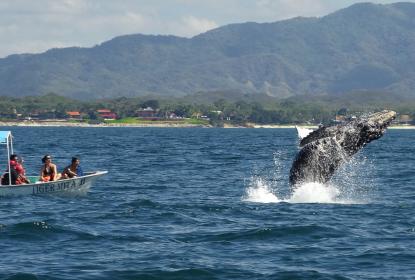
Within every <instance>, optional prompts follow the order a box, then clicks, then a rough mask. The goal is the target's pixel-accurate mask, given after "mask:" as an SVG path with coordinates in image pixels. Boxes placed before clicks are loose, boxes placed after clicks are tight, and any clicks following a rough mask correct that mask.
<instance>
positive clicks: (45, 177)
mask: <svg viewBox="0 0 415 280" xmlns="http://www.w3.org/2000/svg"><path fill="white" fill-rule="evenodd" d="M42 162H43V165H42V169H41V170H40V180H41V181H42V182H49V181H56V180H58V179H59V177H60V175H59V173H58V169H57V167H56V165H55V164H53V163H52V157H51V156H50V155H45V156H44V157H43V158H42Z"/></svg>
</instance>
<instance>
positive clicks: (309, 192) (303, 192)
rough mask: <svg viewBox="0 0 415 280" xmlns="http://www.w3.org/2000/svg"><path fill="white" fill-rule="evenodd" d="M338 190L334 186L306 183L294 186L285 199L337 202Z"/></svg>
mask: <svg viewBox="0 0 415 280" xmlns="http://www.w3.org/2000/svg"><path fill="white" fill-rule="evenodd" d="M339 194H340V191H339V190H338V189H337V188H336V187H334V186H326V185H324V184H320V183H306V184H304V185H301V186H300V187H298V188H296V189H295V190H294V192H293V194H292V196H291V197H290V198H289V199H288V200H287V202H291V203H338V202H339V201H338V199H337V197H338V195H339Z"/></svg>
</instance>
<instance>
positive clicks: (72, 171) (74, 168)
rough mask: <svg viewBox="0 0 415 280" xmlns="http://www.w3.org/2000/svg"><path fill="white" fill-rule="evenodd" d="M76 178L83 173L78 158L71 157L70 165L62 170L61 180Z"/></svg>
mask: <svg viewBox="0 0 415 280" xmlns="http://www.w3.org/2000/svg"><path fill="white" fill-rule="evenodd" d="M78 176H84V172H83V171H82V168H81V166H80V160H79V158H77V157H73V158H72V161H71V164H70V165H68V166H67V167H65V169H64V170H63V172H62V176H61V179H68V178H74V177H78Z"/></svg>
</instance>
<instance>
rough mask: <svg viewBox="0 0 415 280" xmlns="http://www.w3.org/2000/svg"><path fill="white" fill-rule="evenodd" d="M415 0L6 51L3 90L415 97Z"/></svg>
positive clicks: (92, 95)
mask: <svg viewBox="0 0 415 280" xmlns="http://www.w3.org/2000/svg"><path fill="white" fill-rule="evenodd" d="M414 50H415V4H414V3H395V4H388V5H381V4H371V3H359V4H355V5H352V6H350V7H348V8H345V9H342V10H339V11H337V12H334V13H332V14H329V15H327V16H324V17H320V18H302V17H298V18H293V19H289V20H284V21H278V22H274V23H254V22H248V23H240V24H230V25H226V26H223V27H219V28H216V29H213V30H211V31H208V32H205V33H202V34H200V35H197V36H195V37H192V38H181V37H176V36H152V35H141V34H135V35H126V36H120V37H116V38H114V39H112V40H109V41H107V42H104V43H102V44H100V45H96V46H94V47H92V48H79V47H71V48H62V49H51V50H48V51H46V52H44V53H41V54H16V55H10V56H8V57H6V58H3V59H0V95H2V96H16V97H19V96H29V95H31V96H36V95H42V94H46V93H50V92H54V93H57V94H59V95H62V96H66V97H70V98H76V99H97V98H114V97H120V96H126V97H133V96H148V95H158V96H164V97H182V96H189V95H192V94H198V95H201V94H208V93H209V92H218V91H231V92H240V93H241V94H245V95H246V94H248V95H251V94H252V95H254V94H266V95H268V96H272V97H278V98H286V97H293V96H296V95H299V96H307V95H311V96H315V95H321V94H326V95H333V96H335V95H341V94H343V93H347V92H354V91H382V92H391V93H393V94H398V95H402V96H406V97H411V98H412V97H414V98H415V91H414V90H413V89H414V88H415V51H414Z"/></svg>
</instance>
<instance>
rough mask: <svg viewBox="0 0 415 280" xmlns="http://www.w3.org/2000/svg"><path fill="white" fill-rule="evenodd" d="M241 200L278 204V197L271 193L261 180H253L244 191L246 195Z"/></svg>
mask: <svg viewBox="0 0 415 280" xmlns="http://www.w3.org/2000/svg"><path fill="white" fill-rule="evenodd" d="M243 200H244V201H249V202H258V203H272V202H273V203H276V202H280V200H279V199H278V197H277V196H276V195H275V194H273V193H272V191H271V188H270V187H269V186H267V184H265V183H264V181H263V180H262V179H261V178H259V179H255V180H254V182H253V183H252V185H251V186H249V187H248V188H247V189H246V195H245V198H244V199H243Z"/></svg>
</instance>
